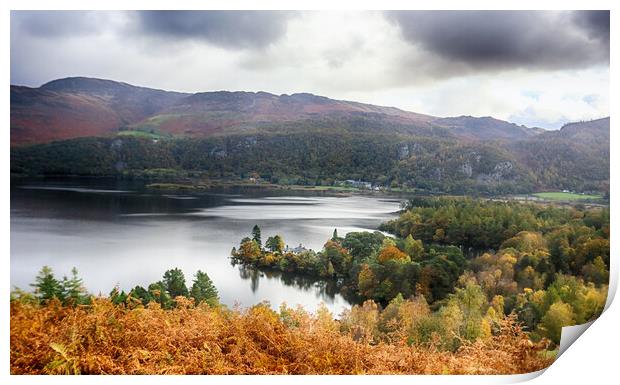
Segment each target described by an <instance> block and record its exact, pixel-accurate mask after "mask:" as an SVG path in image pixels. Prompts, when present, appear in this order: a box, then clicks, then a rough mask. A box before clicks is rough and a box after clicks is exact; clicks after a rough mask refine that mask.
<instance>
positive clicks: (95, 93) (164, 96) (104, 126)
mask: <svg viewBox="0 0 620 385" xmlns="http://www.w3.org/2000/svg"><path fill="white" fill-rule="evenodd" d="M119 130H137V131H146V132H149V133H157V134H164V135H176V136H190V137H207V136H211V135H226V134H233V133H237V134H238V133H260V132H270V133H288V132H353V133H359V132H367V133H386V134H390V133H391V134H407V135H417V136H425V137H436V138H453V139H460V140H470V141H471V140H520V139H525V138H528V137H531V136H534V135H537V134H538V133H540V131H541V130H540V129H532V128H527V127H523V126H517V125H515V124H512V123H508V122H504V121H501V120H497V119H492V118H474V117H471V116H461V117H454V118H437V117H434V116H430V115H424V114H418V113H415V112H409V111H403V110H400V109H398V108H394V107H382V106H375V105H370V104H364V103H358V102H351V101H343V100H334V99H329V98H326V97H323V96H317V95H312V94H308V93H298V94H292V95H274V94H270V93H267V92H229V91H219V92H200V93H195V94H184V93H178V92H169V91H162V90H155V89H150V88H144V87H136V86H132V85H129V84H126V83H120V82H115V81H111V80H102V79H92V78H83V77H75V78H66V79H59V80H54V81H51V82H49V83H46V84H44V85H43V86H41V87H39V88H29V87H21V86H11V145H26V144H35V143H47V142H50V141H54V140H63V139H71V138H78V137H85V136H114V135H116V133H117V132H118V131H119Z"/></svg>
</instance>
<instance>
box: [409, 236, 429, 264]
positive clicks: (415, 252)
mask: <svg viewBox="0 0 620 385" xmlns="http://www.w3.org/2000/svg"><path fill="white" fill-rule="evenodd" d="M404 248H405V252H406V253H407V254H409V256H410V257H411V259H413V260H414V261H417V260H420V259H421V258H422V256H423V254H424V245H423V244H422V241H421V240H416V239H413V236H412V235H411V234H409V235H408V236H407V238H405V242H404Z"/></svg>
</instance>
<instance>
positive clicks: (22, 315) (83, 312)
mask: <svg viewBox="0 0 620 385" xmlns="http://www.w3.org/2000/svg"><path fill="white" fill-rule="evenodd" d="M177 304H178V305H177V307H176V308H175V309H173V310H162V309H161V308H160V307H159V305H157V304H150V305H148V306H147V307H146V308H144V307H137V308H134V309H128V308H126V307H124V306H116V305H114V304H112V303H111V302H110V301H109V300H108V299H104V298H97V299H94V300H93V303H92V305H90V306H81V307H75V308H73V307H66V306H65V307H63V306H61V305H60V303H58V302H52V303H50V304H48V305H32V304H25V303H20V302H12V303H11V373H13V374H514V373H526V372H532V371H536V370H540V369H543V368H545V367H547V366H549V365H550V364H551V362H552V359H550V358H548V357H547V356H545V355H544V354H542V350H543V347H542V346H541V345H538V344H533V343H532V342H530V341H529V339H528V338H527V335H526V334H525V333H523V332H522V331H521V330H520V328H519V327H518V326H517V325H516V324H515V323H514V320H513V319H511V318H507V319H505V320H504V321H502V322H501V328H500V331H499V333H496V335H494V336H492V337H489V338H487V339H486V340H483V341H477V342H475V343H469V344H464V345H463V346H461V348H459V349H458V350H457V351H456V352H455V353H451V352H444V351H438V350H436V349H433V348H432V347H421V346H415V345H413V346H409V345H407V343H406V342H405V341H404V340H403V341H402V342H399V341H398V340H396V341H395V342H392V343H384V342H381V343H371V342H368V341H366V340H364V339H358V340H356V339H355V338H354V336H352V335H350V334H347V333H344V332H341V331H340V326H339V322H338V321H337V320H334V319H333V318H332V317H331V315H330V314H329V313H328V312H326V311H318V312H317V314H316V315H313V314H309V313H307V312H305V311H304V310H302V309H290V308H289V309H287V310H286V316H282V313H277V312H274V311H272V310H271V309H270V308H269V307H268V306H265V305H258V306H254V307H252V308H249V309H245V310H239V309H234V310H228V309H225V308H210V307H209V306H207V305H200V306H198V307H194V306H193V305H192V302H190V301H189V300H186V299H183V298H177Z"/></svg>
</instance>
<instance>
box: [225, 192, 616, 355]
mask: <svg viewBox="0 0 620 385" xmlns="http://www.w3.org/2000/svg"><path fill="white" fill-rule="evenodd" d="M381 229H382V230H385V231H388V232H390V233H392V234H394V235H395V237H389V236H386V235H384V234H383V233H381V232H379V231H376V232H374V233H370V232H354V233H348V234H346V235H345V236H344V237H340V236H339V235H338V233H337V230H334V234H333V236H332V238H331V239H329V240H327V242H326V243H325V245H324V247H323V249H322V250H321V251H319V252H315V251H313V250H302V251H299V252H296V251H292V250H286V249H284V244H285V242H284V240H283V239H282V237H280V236H279V235H274V236H270V237H268V238H267V239H266V241H265V243H264V245H263V244H262V239H261V232H260V228H259V227H258V226H255V227H254V229H253V230H252V234H251V237H246V238H244V239H242V240H241V243H240V245H239V247H238V248H233V250H232V252H231V258H232V261H233V263H240V264H243V265H246V266H252V267H255V268H258V269H275V270H280V271H284V272H289V273H296V274H303V275H309V276H314V277H320V278H323V279H331V280H336V281H337V282H338V283H339V284H340V287H341V290H342V291H343V293H348V294H349V297H351V295H352V296H353V298H357V300H358V302H360V303H361V302H362V301H364V300H372V301H374V303H376V304H378V305H379V306H382V307H385V308H386V309H387V308H389V306H391V305H392V304H393V303H394V301H396V302H398V301H402V300H403V299H412V298H413V299H414V301H415V302H416V303H417V305H416V306H419V307H420V308H421V309H424V310H420V311H418V312H417V313H418V314H419V313H426V314H428V316H427V318H425V319H424V320H422V321H420V322H421V323H420V325H418V327H419V328H418V329H416V332H412V334H411V335H409V338H410V339H411V340H412V341H418V342H427V341H428V339H429V338H431V335H434V336H435V337H437V336H441V337H442V338H441V341H442V344H443V345H444V346H446V347H447V348H450V349H454V348H455V347H456V346H458V341H460V338H464V339H467V340H476V339H477V338H480V337H482V336H485V335H488V334H490V333H491V330H492V325H493V324H494V322H496V321H497V320H498V319H503V318H504V317H505V316H508V315H511V314H513V315H515V316H516V317H517V319H518V321H519V322H520V323H521V324H522V325H523V327H524V330H526V331H527V332H528V333H529V335H530V337H531V338H532V340H535V341H538V340H540V339H541V338H547V339H549V340H550V341H551V342H552V344H558V343H559V341H560V331H561V327H563V326H568V325H574V324H579V323H584V322H587V321H589V320H592V319H594V318H596V317H598V315H599V314H600V313H601V311H602V310H603V308H604V305H605V301H606V296H607V284H608V280H609V252H610V251H609V250H610V248H609V210H608V209H606V208H596V209H586V208H585V207H571V208H559V207H554V206H543V205H535V204H521V203H515V202H500V201H491V200H475V199H470V198H414V199H411V200H410V201H409V202H408V203H407V204H406V205H405V208H404V210H403V212H402V213H401V215H400V216H399V218H398V219H395V220H393V221H390V222H387V223H384V224H383V225H382V226H381ZM455 330H456V331H455ZM455 335H456V336H459V338H457V339H455V338H454V336H455Z"/></svg>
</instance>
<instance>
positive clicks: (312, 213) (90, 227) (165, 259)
mask: <svg viewBox="0 0 620 385" xmlns="http://www.w3.org/2000/svg"><path fill="white" fill-rule="evenodd" d="M24 187H25V188H24ZM33 187H34V188H33ZM398 208H399V201H398V200H391V199H379V198H376V197H362V196H347V197H337V196H331V195H329V194H325V193H320V192H318V193H317V192H299V193H297V192H291V191H264V190H257V189H220V190H209V191H205V192H201V193H187V192H170V191H162V192H157V191H152V190H148V189H145V188H144V186H143V185H142V184H140V183H137V182H127V181H125V182H122V181H121V182H119V181H115V180H102V179H94V180H81V179H78V180H69V181H63V180H60V181H44V182H41V181H29V182H27V183H15V182H12V185H11V230H10V231H11V285H16V286H20V287H22V288H26V289H27V288H29V284H30V283H31V282H32V281H33V280H34V277H35V276H36V274H37V272H38V270H39V269H40V268H41V266H43V265H49V266H51V267H52V268H53V269H54V270H55V271H56V272H57V274H58V275H60V276H62V274H67V273H69V271H70V269H71V267H73V266H76V267H77V268H78V270H79V271H80V275H81V276H82V277H83V278H84V282H85V284H86V285H87V288H88V289H89V290H90V291H91V292H93V293H95V294H97V293H99V292H101V293H104V294H107V293H108V292H109V291H110V290H111V289H112V287H113V286H114V285H116V284H118V285H120V287H122V288H126V289H130V288H131V287H134V286H135V285H142V286H145V285H148V284H149V283H150V282H154V281H157V280H159V279H161V276H162V274H163V272H164V271H165V270H167V269H169V268H172V267H179V268H181V269H182V270H183V271H184V272H185V275H186V280H187V281H188V283H189V284H191V280H192V277H193V275H194V273H195V272H196V271H197V270H203V271H206V272H207V273H208V274H209V276H210V277H211V279H212V280H213V281H214V284H215V285H216V287H217V288H218V290H219V292H220V297H221V300H222V302H223V303H226V304H228V305H233V304H235V303H240V304H241V305H242V306H250V305H253V304H255V303H258V302H261V301H264V300H268V301H270V303H271V304H272V305H273V306H274V307H278V306H279V304H280V303H282V302H286V303H287V304H289V305H292V306H294V305H297V304H300V305H302V306H304V307H306V308H307V309H309V310H313V309H316V307H317V306H318V305H319V304H320V303H321V302H325V303H326V304H327V306H328V307H329V308H330V310H332V311H334V312H339V311H340V310H341V309H342V308H344V307H346V306H347V305H348V303H349V301H348V300H347V298H345V297H344V296H342V295H341V294H340V288H339V287H338V285H337V283H336V282H330V281H316V280H313V279H311V278H308V277H299V276H292V275H288V274H282V273H280V272H262V273H261V272H258V271H251V270H248V269H241V270H240V269H239V267H238V266H237V267H235V266H231V264H230V261H229V253H230V250H231V248H232V247H233V246H238V243H239V240H240V239H241V238H243V237H244V236H247V235H249V232H250V230H251V228H252V226H254V225H255V224H258V225H259V226H260V227H261V229H262V232H263V236H265V237H267V236H268V235H273V234H276V233H277V234H280V235H281V236H282V237H283V238H284V240H285V242H286V243H287V244H289V245H297V244H299V243H302V244H303V245H304V246H306V247H308V248H312V249H315V250H320V249H321V248H322V246H323V244H324V242H325V241H326V240H327V239H329V238H330V237H331V235H332V232H333V230H334V228H338V231H339V233H341V234H344V233H346V232H349V231H360V230H374V229H376V228H377V226H378V225H379V224H380V223H381V222H383V221H385V220H387V219H390V218H392V217H394V212H395V211H396V210H398Z"/></svg>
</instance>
